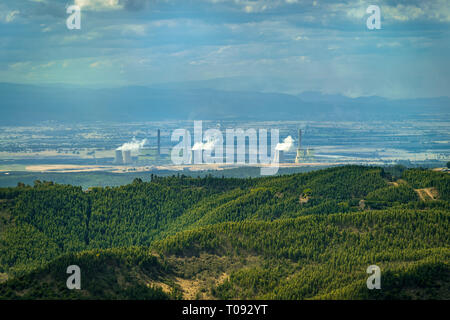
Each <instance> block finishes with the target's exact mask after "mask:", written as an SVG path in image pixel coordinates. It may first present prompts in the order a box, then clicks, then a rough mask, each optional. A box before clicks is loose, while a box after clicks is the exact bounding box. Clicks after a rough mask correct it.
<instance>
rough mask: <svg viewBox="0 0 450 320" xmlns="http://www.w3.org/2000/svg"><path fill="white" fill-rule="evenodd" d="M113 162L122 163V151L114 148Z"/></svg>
mask: <svg viewBox="0 0 450 320" xmlns="http://www.w3.org/2000/svg"><path fill="white" fill-rule="evenodd" d="M114 163H115V164H123V158H122V151H121V150H116V154H115V157H114Z"/></svg>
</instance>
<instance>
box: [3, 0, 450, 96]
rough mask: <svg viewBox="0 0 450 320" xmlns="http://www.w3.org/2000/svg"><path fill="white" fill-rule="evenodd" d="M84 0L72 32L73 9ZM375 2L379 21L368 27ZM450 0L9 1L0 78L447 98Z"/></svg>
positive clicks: (97, 84)
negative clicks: (69, 20)
mask: <svg viewBox="0 0 450 320" xmlns="http://www.w3.org/2000/svg"><path fill="white" fill-rule="evenodd" d="M73 4H75V5H78V6H80V8H81V29H80V30H69V29H68V28H67V26H66V20H67V18H68V17H69V15H68V14H67V13H66V8H67V7H68V6H70V5H73ZM369 5H378V6H379V7H380V10H381V29H379V30H376V29H375V30H369V29H368V28H367V26H366V20H367V19H368V17H369V16H370V14H369V13H366V9H367V7H368V6H369ZM449 57H450V1H448V0H428V1H423V0H421V1H419V0H411V1H404V0H403V1H402V0H386V1H376V0H370V1H364V0H348V1H328V0H327V1H322V0H257V1H255V0H66V1H60V0H53V1H51V0H20V1H19V0H1V2H0V82H13V83H26V84H41V85H42V84H51V85H55V84H58V85H75V86H92V87H116V86H128V85H142V86H154V85H155V84H161V83H172V82H176V83H181V86H183V85H186V83H189V82H192V81H197V82H199V83H214V84H215V85H219V86H221V88H223V87H225V88H226V89H230V90H255V91H265V92H282V93H289V94H299V93H301V92H305V91H319V92H323V93H327V94H343V95H346V96H350V97H358V96H371V95H377V96H383V97H388V98H416V97H438V96H449V95H450V93H449V92H450V59H449Z"/></svg>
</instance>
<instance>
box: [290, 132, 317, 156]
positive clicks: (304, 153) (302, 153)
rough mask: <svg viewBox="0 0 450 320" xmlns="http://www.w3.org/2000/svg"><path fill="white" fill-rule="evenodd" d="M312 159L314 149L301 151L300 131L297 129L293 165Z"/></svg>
mask: <svg viewBox="0 0 450 320" xmlns="http://www.w3.org/2000/svg"><path fill="white" fill-rule="evenodd" d="M313 158H314V149H311V148H306V149H302V129H298V145H297V154H296V156H295V163H302V162H304V161H308V160H312V159H313Z"/></svg>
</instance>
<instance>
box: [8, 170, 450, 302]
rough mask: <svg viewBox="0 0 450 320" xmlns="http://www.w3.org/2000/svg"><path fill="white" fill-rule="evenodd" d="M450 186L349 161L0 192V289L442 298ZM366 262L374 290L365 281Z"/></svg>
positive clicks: (69, 294)
mask: <svg viewBox="0 0 450 320" xmlns="http://www.w3.org/2000/svg"><path fill="white" fill-rule="evenodd" d="M399 179H400V180H399ZM449 181H450V180H449V176H448V174H446V173H441V172H433V171H430V170H419V169H411V170H404V171H403V170H402V172H397V171H396V170H391V168H377V167H359V166H344V167H335V168H329V169H326V170H319V171H313V172H309V173H302V174H291V175H284V176H276V177H265V178H256V179H255V178H247V179H236V178H213V177H210V176H206V177H202V178H192V177H186V176H172V177H157V176H152V177H151V181H150V182H143V181H142V180H140V179H135V180H134V181H133V183H132V184H129V185H126V186H121V187H105V188H91V189H90V190H89V191H83V190H82V189H81V188H80V187H75V186H70V185H55V184H53V183H51V182H40V183H37V184H36V185H35V186H33V187H31V186H25V185H22V186H19V187H15V188H3V189H0V198H1V199H2V200H0V201H1V203H0V204H1V206H2V208H1V210H0V211H1V213H0V274H3V277H2V278H3V279H6V278H7V279H8V280H7V281H6V282H5V281H4V283H3V284H1V285H0V297H3V298H56V297H61V298H83V299H90V298H100V299H111V298H112V299H116V298H118V299H127V298H128V299H154V298H155V299H156V298H157V299H159V298H161V299H163V298H164V299H168V298H170V299H173V298H180V297H183V298H191V299H193V298H207V299H254V298H257V299H260V298H263V299H335V298H336V299H337V298H339V299H429V298H437V299H448V298H449V297H450V296H449V292H450V291H449V283H450V281H449V280H450V279H449V275H450V272H449V271H450V269H449V254H450V250H449V244H450V237H449V234H448V229H449V222H450V205H449V202H448V195H449V194H450V193H449V192H448V188H449ZM417 188H434V190H436V199H434V200H432V199H427V200H425V201H424V200H421V199H420V197H419V195H418V194H417V192H415V189H417ZM72 264H78V265H79V266H80V267H81V270H82V274H83V279H86V280H84V281H87V282H84V285H83V288H82V289H83V290H81V291H79V292H77V291H69V290H67V289H65V279H66V278H67V274H66V273H65V269H64V268H67V266H68V265H72ZM372 264H376V265H378V266H379V267H380V268H381V270H382V290H375V291H369V290H367V288H366V285H365V281H366V279H367V276H368V275H367V274H366V268H367V267H368V266H369V265H372ZM0 279H1V277H0ZM42 279H45V281H44V282H45V283H46V285H45V286H44V287H42V288H41V289H39V288H40V287H41V286H40V283H41V282H42V281H43V280H42ZM94 283H97V285H93V284H94ZM108 283H109V284H110V285H108ZM95 288H97V289H95ZM108 288H110V289H108Z"/></svg>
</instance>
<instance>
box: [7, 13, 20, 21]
mask: <svg viewBox="0 0 450 320" xmlns="http://www.w3.org/2000/svg"><path fill="white" fill-rule="evenodd" d="M18 14H20V11H19V10H13V11H11V12H9V13H8V14H7V15H6V17H5V22H6V23H10V22H13V21H14V19H16V16H17V15H18Z"/></svg>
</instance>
